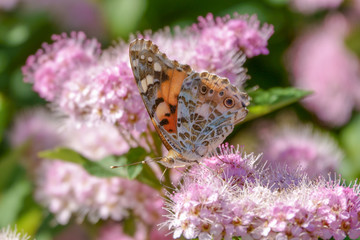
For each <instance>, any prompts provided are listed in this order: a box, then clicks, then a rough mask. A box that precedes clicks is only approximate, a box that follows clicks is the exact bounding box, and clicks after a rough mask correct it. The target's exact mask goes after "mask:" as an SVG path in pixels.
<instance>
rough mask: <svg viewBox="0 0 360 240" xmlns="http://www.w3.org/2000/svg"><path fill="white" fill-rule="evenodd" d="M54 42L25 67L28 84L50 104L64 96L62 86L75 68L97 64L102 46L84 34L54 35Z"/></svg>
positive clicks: (32, 56)
mask: <svg viewBox="0 0 360 240" xmlns="http://www.w3.org/2000/svg"><path fill="white" fill-rule="evenodd" d="M52 39H53V40H54V43H53V44H47V43H44V44H43V46H42V49H39V50H38V51H37V52H36V54H34V55H31V56H29V57H28V58H27V60H26V65H25V66H23V68H22V72H23V74H24V81H25V82H30V83H32V84H33V89H34V91H36V92H37V93H39V95H40V96H41V97H42V98H44V99H46V100H48V101H53V100H55V98H56V97H58V96H59V95H60V94H61V92H62V85H63V84H65V83H66V82H67V81H68V80H69V79H70V76H71V74H72V72H73V71H74V70H75V69H78V68H85V67H88V66H89V65H92V64H95V63H96V61H97V58H98V56H99V54H100V44H99V43H98V42H97V41H96V40H95V39H92V40H90V39H87V38H86V36H85V34H84V33H82V32H79V33H76V32H72V33H71V35H70V36H67V35H66V34H62V35H53V37H52Z"/></svg>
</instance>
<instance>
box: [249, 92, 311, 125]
mask: <svg viewBox="0 0 360 240" xmlns="http://www.w3.org/2000/svg"><path fill="white" fill-rule="evenodd" d="M309 94H311V92H310V91H305V90H301V89H297V88H278V87H276V88H271V89H268V90H263V89H257V90H256V91H253V92H249V96H250V97H251V101H250V106H249V107H248V109H249V114H248V116H247V117H246V118H245V121H250V120H253V119H255V118H258V117H261V116H263V115H265V114H268V113H270V112H273V111H275V110H277V109H280V108H283V107H285V106H287V105H290V104H292V103H294V102H297V101H299V100H300V99H302V98H303V97H305V96H307V95H309Z"/></svg>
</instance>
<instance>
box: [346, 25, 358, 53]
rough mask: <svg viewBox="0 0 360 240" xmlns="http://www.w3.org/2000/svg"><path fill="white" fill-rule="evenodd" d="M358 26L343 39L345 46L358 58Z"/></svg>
mask: <svg viewBox="0 0 360 240" xmlns="http://www.w3.org/2000/svg"><path fill="white" fill-rule="evenodd" d="M359 39H360V25H358V26H357V27H354V28H353V29H352V31H351V33H350V34H349V35H348V36H347V38H346V39H345V44H346V46H347V47H348V48H349V49H350V50H351V51H352V52H354V53H355V54H356V55H357V56H360V41H359Z"/></svg>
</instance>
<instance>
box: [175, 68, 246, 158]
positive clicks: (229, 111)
mask: <svg viewBox="0 0 360 240" xmlns="http://www.w3.org/2000/svg"><path fill="white" fill-rule="evenodd" d="M247 98H248V97H247V95H246V94H244V93H241V92H240V91H239V90H238V89H237V88H236V87H235V86H233V85H232V84H230V82H229V80H228V79H226V78H221V77H219V76H217V75H215V74H210V73H207V72H203V73H200V74H199V73H193V74H192V75H191V76H189V77H188V78H187V79H185V81H184V83H183V87H182V89H181V92H180V95H179V113H178V141H179V144H180V146H181V147H186V150H184V153H183V155H184V156H185V157H187V158H199V157H203V156H206V155H207V154H208V153H209V151H212V150H213V149H214V148H216V147H217V146H218V145H219V144H221V143H222V142H223V141H224V139H225V138H226V137H227V136H228V135H229V134H230V133H231V132H232V130H233V127H234V124H235V123H236V122H238V121H241V120H242V119H244V118H245V116H246V114H247V109H246V108H245V107H246V105H247V104H248V102H247V101H248V99H247Z"/></svg>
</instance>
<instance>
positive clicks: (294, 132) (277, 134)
mask: <svg viewBox="0 0 360 240" xmlns="http://www.w3.org/2000/svg"><path fill="white" fill-rule="evenodd" d="M258 135H259V138H260V139H261V142H262V144H261V145H260V146H259V149H261V150H262V151H263V154H264V155H263V157H264V159H265V160H266V161H267V163H268V164H270V165H272V166H277V165H284V166H287V167H289V168H290V169H293V170H296V169H298V168H301V170H302V171H304V172H305V173H306V174H307V175H308V176H309V177H310V178H311V179H315V178H317V177H318V176H320V175H322V176H324V177H326V176H327V175H328V174H329V173H332V172H335V170H337V169H338V167H339V165H340V162H341V160H342V158H343V153H342V151H341V150H340V148H339V146H338V145H337V143H336V142H335V139H333V138H332V137H331V136H330V135H328V134H326V133H323V132H320V131H319V130H316V129H314V128H313V127H312V126H310V125H301V124H298V125H296V126H295V125H281V126H268V125H267V126H266V127H264V128H262V129H261V130H260V131H259V132H258Z"/></svg>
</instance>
